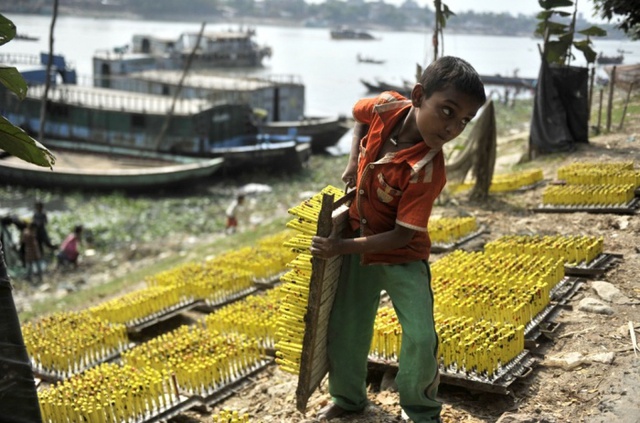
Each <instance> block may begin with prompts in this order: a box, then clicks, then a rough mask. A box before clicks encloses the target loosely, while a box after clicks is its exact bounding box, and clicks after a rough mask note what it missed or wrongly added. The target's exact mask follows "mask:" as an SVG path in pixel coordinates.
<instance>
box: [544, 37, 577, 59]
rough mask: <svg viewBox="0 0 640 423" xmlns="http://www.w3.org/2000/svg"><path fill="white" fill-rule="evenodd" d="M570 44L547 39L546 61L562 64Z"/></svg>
mask: <svg viewBox="0 0 640 423" xmlns="http://www.w3.org/2000/svg"><path fill="white" fill-rule="evenodd" d="M570 45H571V44H570V43H567V42H565V41H549V42H548V43H547V45H546V50H545V53H546V58H547V62H549V63H557V64H559V65H561V64H563V63H564V58H565V56H566V54H567V51H568V49H569V46H570Z"/></svg>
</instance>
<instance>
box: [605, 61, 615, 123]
mask: <svg viewBox="0 0 640 423" xmlns="http://www.w3.org/2000/svg"><path fill="white" fill-rule="evenodd" d="M615 85H616V66H614V67H613V69H612V70H611V82H610V83H609V104H607V132H609V131H610V130H611V109H613V89H614V86H615Z"/></svg>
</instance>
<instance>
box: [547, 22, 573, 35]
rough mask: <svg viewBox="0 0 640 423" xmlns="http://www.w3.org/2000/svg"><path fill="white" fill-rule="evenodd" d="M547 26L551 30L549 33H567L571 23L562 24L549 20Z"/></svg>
mask: <svg viewBox="0 0 640 423" xmlns="http://www.w3.org/2000/svg"><path fill="white" fill-rule="evenodd" d="M546 28H547V29H548V30H549V34H552V35H562V34H566V33H567V31H568V30H569V29H570V27H569V25H565V24H561V23H558V22H547V26H546Z"/></svg>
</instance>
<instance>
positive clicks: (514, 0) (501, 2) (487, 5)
mask: <svg viewBox="0 0 640 423" xmlns="http://www.w3.org/2000/svg"><path fill="white" fill-rule="evenodd" d="M369 1H374V0H369ZM384 1H385V3H389V4H394V5H396V6H399V5H401V4H402V3H404V1H405V0H384ZM577 1H578V11H579V12H581V13H582V14H583V16H584V17H585V19H587V20H590V21H597V20H598V19H595V18H593V17H592V14H593V3H592V2H591V0H577ZM307 2H308V3H324V0H307ZM416 2H417V3H418V4H419V5H420V6H427V5H429V6H430V7H431V8H432V9H433V0H416ZM443 3H444V4H446V5H447V6H449V8H450V9H451V10H452V11H453V12H466V11H468V10H473V11H474V12H493V13H501V12H507V13H510V14H512V15H517V14H519V13H522V14H525V15H533V14H536V13H538V12H539V11H540V10H542V8H541V7H540V5H539V4H538V0H443Z"/></svg>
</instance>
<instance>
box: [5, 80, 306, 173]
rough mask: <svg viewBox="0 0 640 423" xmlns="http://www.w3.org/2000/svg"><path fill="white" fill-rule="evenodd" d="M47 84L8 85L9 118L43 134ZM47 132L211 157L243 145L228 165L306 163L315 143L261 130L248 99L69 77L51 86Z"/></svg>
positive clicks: (85, 140)
mask: <svg viewBox="0 0 640 423" xmlns="http://www.w3.org/2000/svg"><path fill="white" fill-rule="evenodd" d="M43 90H44V86H42V85H36V86H32V87H31V88H30V89H29V91H28V93H27V97H26V98H25V99H24V100H22V101H20V100H19V99H18V98H17V97H16V96H15V95H14V94H13V93H11V92H9V91H8V90H4V91H2V92H0V96H1V97H0V98H1V99H2V104H3V106H4V115H5V117H6V118H7V119H9V121H10V122H12V123H13V124H15V125H18V126H20V127H22V128H23V129H25V130H26V131H27V132H28V133H30V134H31V135H36V133H37V132H39V126H40V106H41V98H42V96H43ZM44 138H45V139H44V140H41V142H45V144H46V140H47V139H63V140H68V141H70V142H72V143H75V144H76V145H77V146H78V147H79V146H80V145H82V144H93V145H101V146H108V147H121V148H130V149H134V150H138V151H141V152H144V151H146V152H157V153H167V154H176V155H182V156H191V157H206V158H212V157H220V156H224V157H225V158H227V157H229V156H230V155H233V152H234V150H229V149H231V148H235V149H236V150H237V154H235V155H233V160H229V161H228V163H227V161H226V160H225V167H227V166H228V165H231V164H234V165H246V166H255V165H259V166H264V165H268V164H269V162H274V163H279V165H282V163H283V162H282V161H281V160H282V159H283V158H285V157H286V158H287V159H288V160H292V158H295V157H297V158H298V160H300V162H295V161H289V162H288V163H289V164H290V165H291V166H292V167H294V168H299V167H300V166H302V164H303V163H302V162H303V161H304V160H305V159H306V157H307V156H308V150H309V149H310V146H309V139H308V138H304V137H296V136H286V137H280V138H274V137H267V136H264V135H261V134H259V133H258V128H257V126H256V124H255V119H254V116H253V111H252V109H251V108H250V107H249V106H248V105H245V104H231V103H225V102H219V103H212V102H210V101H207V100H205V99H178V100H176V101H175V102H174V101H173V100H172V99H171V98H168V97H166V96H159V95H151V94H142V93H134V92H127V91H120V90H113V89H103V88H96V87H82V86H77V85H67V84H61V85H56V86H52V87H50V90H49V93H48V101H47V106H46V120H45V125H44ZM298 144H300V145H298ZM221 149H224V154H223V153H222V152H221ZM305 150H306V151H305ZM279 156H280V157H279Z"/></svg>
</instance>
